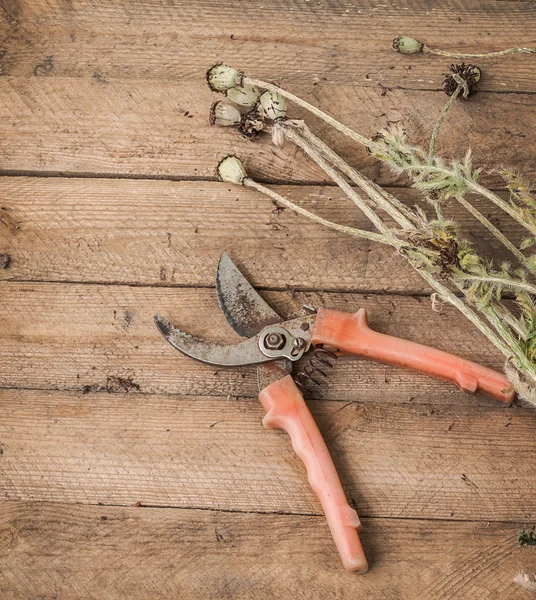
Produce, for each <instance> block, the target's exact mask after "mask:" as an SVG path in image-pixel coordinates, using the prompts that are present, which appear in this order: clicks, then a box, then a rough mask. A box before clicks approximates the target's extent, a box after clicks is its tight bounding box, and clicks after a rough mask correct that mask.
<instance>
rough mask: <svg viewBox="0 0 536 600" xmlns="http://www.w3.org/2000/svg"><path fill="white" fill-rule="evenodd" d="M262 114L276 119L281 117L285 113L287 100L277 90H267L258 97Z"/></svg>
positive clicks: (273, 119)
mask: <svg viewBox="0 0 536 600" xmlns="http://www.w3.org/2000/svg"><path fill="white" fill-rule="evenodd" d="M260 103H261V107H262V112H263V115H264V116H265V117H266V118H268V119H271V120H272V121H276V120H277V119H283V118H284V117H285V116H286V114H287V107H288V100H287V99H286V98H285V97H284V96H282V95H281V94H279V93H278V92H272V91H271V90H267V91H266V92H264V93H263V94H261V97H260Z"/></svg>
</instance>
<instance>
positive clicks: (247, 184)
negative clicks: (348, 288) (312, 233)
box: [243, 177, 409, 250]
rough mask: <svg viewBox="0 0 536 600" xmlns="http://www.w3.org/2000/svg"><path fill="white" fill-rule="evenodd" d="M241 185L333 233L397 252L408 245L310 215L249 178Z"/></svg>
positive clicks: (310, 213)
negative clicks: (390, 248) (376, 243)
mask: <svg viewBox="0 0 536 600" xmlns="http://www.w3.org/2000/svg"><path fill="white" fill-rule="evenodd" d="M243 185H244V186H245V187H249V188H253V189H254V190H257V191H259V192H261V193H263V194H265V195H266V196H269V197H270V198H272V199H273V200H275V201H276V202H278V203H279V204H281V205H283V206H286V207H287V208H290V209H291V210H294V211H295V212H297V213H298V214H300V215H302V216H304V217H307V218H308V219H311V220H312V221H315V222H316V223H320V224H321V225H324V226H326V227H329V228H330V229H334V230H335V231H339V232H341V233H346V234H348V235H351V236H354V237H358V238H362V239H365V240H370V241H372V242H379V243H380V244H386V245H388V246H393V247H394V248H397V249H398V250H399V249H400V248H403V247H405V246H408V245H409V244H407V243H405V242H403V241H401V240H397V239H396V238H393V237H392V236H389V237H386V236H384V235H382V234H380V233H375V232H374V231H366V230H364V229H355V228H354V227H347V226H346V225H339V224H338V223H334V222H333V221H328V220H327V219H324V218H322V217H320V216H319V215H316V214H315V213H312V212H310V211H308V210H307V209H305V208H302V207H301V206H299V205H298V204H295V203H294V202H292V201H291V200H289V199H288V198H285V197H284V196H281V194H278V193H277V192H274V191H273V190H272V189H270V188H268V187H266V186H264V185H262V183H258V182H257V181H254V180H253V179H250V178H249V177H246V178H245V179H244V181H243Z"/></svg>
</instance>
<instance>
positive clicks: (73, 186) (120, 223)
mask: <svg viewBox="0 0 536 600" xmlns="http://www.w3.org/2000/svg"><path fill="white" fill-rule="evenodd" d="M276 189H277V190H278V191H279V192H280V193H282V194H283V195H286V196H288V197H289V198H291V199H292V200H294V201H295V202H296V203H298V204H300V205H302V206H304V207H305V208H308V209H309V210H311V211H313V212H317V213H318V214H320V215H321V216H323V217H325V218H328V219H331V220H333V221H335V222H338V223H342V224H344V225H349V226H358V227H363V228H367V227H368V221H367V219H366V218H365V217H363V215H362V214H361V213H360V212H359V211H358V210H357V209H356V207H355V206H354V204H353V203H352V202H351V201H349V200H348V198H346V196H344V194H342V193H341V192H340V191H339V190H338V188H335V187H331V186H330V187H305V186H278V187H277V188H276ZM390 191H392V192H393V193H395V194H397V195H398V196H399V197H400V198H401V199H403V200H404V201H405V202H407V203H408V204H414V203H416V202H417V199H418V196H419V194H418V193H417V192H416V191H415V190H407V189H402V188H395V189H391V190H390ZM0 195H1V197H2V202H1V207H0V253H4V254H8V255H9V256H10V257H11V260H10V263H9V268H7V269H3V270H0V279H3V280H32V281H76V282H104V283H129V284H136V285H139V284H148V285H154V284H156V285H166V286H168V285H172V286H175V285H180V286H184V285H195V286H197V285H202V286H212V285H214V277H215V268H216V265H217V262H218V259H219V255H220V253H221V251H222V250H223V249H225V250H227V251H228V252H229V254H230V255H231V256H232V257H233V258H234V259H235V260H237V261H238V262H239V263H240V264H241V265H242V266H243V267H245V269H246V270H247V272H248V274H249V276H250V277H251V280H252V281H253V282H254V283H255V284H256V285H257V286H262V287H269V288H289V287H290V288H293V289H296V288H299V289H324V290H353V291H360V290H367V291H377V292H382V293H384V292H395V293H404V294H422V293H424V292H427V291H428V288H427V286H426V284H425V282H424V281H423V280H422V278H421V277H420V276H419V275H418V274H417V273H416V272H415V271H413V269H411V267H409V266H408V265H407V263H406V262H405V260H404V259H403V258H402V257H400V256H397V255H396V254H395V253H394V252H393V251H392V249H391V248H387V247H384V246H380V245H375V244H371V243H369V242H366V241H363V240H357V239H353V238H350V237H348V236H345V235H343V234H339V233H336V232H333V231H331V230H328V229H326V228H325V227H323V226H321V225H317V224H314V223H312V222H310V221H308V220H307V219H305V218H303V217H301V216H298V215H296V214H295V213H294V212H293V211H290V210H283V211H281V212H278V211H276V210H275V207H274V205H273V203H272V202H271V201H270V200H269V199H268V198H266V197H265V196H263V195H261V194H259V193H257V192H254V191H251V190H246V189H243V188H240V187H229V186H228V185H227V184H223V183H211V182H172V181H128V180H111V179H81V178H80V179H78V178H76V179H70V178H67V179H64V178H34V177H2V178H0ZM474 203H475V206H477V207H478V208H479V209H481V210H482V211H483V212H484V214H486V215H487V216H488V217H489V218H490V219H491V220H492V222H494V223H495V224H500V227H501V229H502V230H503V231H504V232H505V233H506V234H507V236H508V237H509V238H510V239H512V240H513V241H519V240H520V239H521V238H522V237H523V235H524V234H523V232H522V231H521V228H520V227H519V226H518V225H517V224H516V223H515V222H514V221H513V220H510V219H509V218H508V217H506V216H505V217H503V216H501V214H500V211H498V210H496V209H495V210H494V208H493V205H491V206H490V205H489V203H488V204H485V203H484V202H481V201H478V200H476V199H475V201H474ZM425 208H426V207H425ZM428 210H431V208H430V207H428ZM445 212H446V214H447V216H448V217H450V218H453V219H454V220H455V221H456V222H457V223H458V224H459V226H460V229H461V231H462V233H463V234H464V235H466V236H467V237H468V239H470V240H471V242H473V243H474V245H475V248H476V250H477V251H481V252H482V253H483V255H485V256H488V257H493V258H494V259H497V260H508V259H510V258H511V257H510V256H509V255H508V253H507V252H505V251H504V250H502V249H501V247H500V244H498V243H497V242H496V241H495V239H494V238H493V237H492V236H490V235H489V234H488V233H487V231H486V230H484V228H483V227H482V226H481V225H480V224H479V223H478V222H477V221H475V220H474V219H473V218H472V217H471V216H470V215H469V214H468V213H467V212H466V211H465V210H464V209H462V208H459V207H458V204H457V203H453V205H452V206H450V207H446V209H445Z"/></svg>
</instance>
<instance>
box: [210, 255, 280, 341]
mask: <svg viewBox="0 0 536 600" xmlns="http://www.w3.org/2000/svg"><path fill="white" fill-rule="evenodd" d="M216 291H217V293H218V302H219V304H220V308H221V310H222V312H223V314H224V315H225V318H226V319H227V321H228V322H229V325H231V327H232V328H233V329H234V330H235V331H236V333H238V335H242V336H245V337H253V336H254V335H257V333H259V331H261V330H262V329H264V327H266V326H267V325H275V324H276V323H281V322H282V321H283V320H284V319H282V318H281V317H280V316H279V315H278V314H277V313H276V312H275V310H273V309H272V308H270V306H268V304H266V302H265V301H264V300H263V299H262V298H261V297H260V296H259V294H258V293H257V292H256V291H255V289H254V288H253V286H252V285H251V284H250V283H249V281H248V280H247V279H246V278H245V277H244V276H243V275H242V273H241V272H240V271H239V270H238V267H237V266H236V265H235V264H234V263H233V261H232V260H231V259H230V258H229V255H228V254H227V252H222V254H221V257H220V262H219V263H218V272H217V274H216Z"/></svg>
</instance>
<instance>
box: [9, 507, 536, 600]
mask: <svg viewBox="0 0 536 600" xmlns="http://www.w3.org/2000/svg"><path fill="white" fill-rule="evenodd" d="M0 523H1V525H2V529H1V532H2V541H3V543H2V553H1V556H0V564H1V566H2V568H1V569H0V591H1V593H2V597H3V598H4V599H5V600H19V599H20V598H38V597H41V598H55V599H56V600H74V599H75V598H76V599H81V598H92V599H95V600H99V599H102V600H104V599H106V600H115V599H119V598H129V599H130V600H138V599H140V600H145V599H146V598H154V599H158V598H166V599H168V598H199V599H200V600H202V599H203V600H204V599H206V600H208V599H218V600H220V599H221V598H236V599H245V598H259V599H269V598H270V599H271V598H281V599H286V598H289V599H290V598H292V599H293V600H294V599H296V600H302V599H303V600H304V599H316V598H318V599H325V598H348V599H349V598H355V597H356V594H358V595H359V596H360V597H362V598H378V599H379V598H386V599H387V598H389V599H394V598H396V599H397V600H406V599H407V600H410V599H411V600H415V599H417V598H418V599H423V600H424V599H425V598H426V600H443V599H444V598H457V599H459V600H474V599H475V598H501V599H508V600H516V599H517V600H522V599H525V598H528V596H527V593H526V591H524V590H521V589H520V588H517V587H516V584H514V583H513V582H512V578H513V577H514V575H515V574H516V573H517V572H518V571H520V570H522V569H527V570H528V571H529V572H532V571H533V570H534V563H533V553H531V552H530V549H523V548H518V547H516V542H515V537H516V531H517V529H518V525H516V524H511V523H509V524H498V523H497V524H490V525H489V527H486V526H485V525H482V524H481V523H478V524H475V523H446V522H437V523H430V522H429V521H414V520H409V521H404V520H398V519H385V520H383V519H373V520H366V521H365V522H364V531H363V536H362V537H363V542H364V544H365V547H366V548H367V552H368V555H369V558H370V561H371V565H372V566H371V570H370V571H369V573H367V574H366V575H364V576H358V575H348V574H347V573H345V572H344V571H343V570H342V569H341V566H340V563H339V559H338V557H337V556H336V553H335V551H334V549H333V543H332V542H331V540H330V537H329V533H328V531H327V527H326V526H325V523H324V522H323V520H322V518H321V517H296V516H284V515H262V516H261V515H255V514H229V513H219V512H207V511H185V510H173V509H149V508H141V509H140V508H130V509H125V508H112V507H87V506H72V505H61V504H48V503H13V502H2V503H1V504H0ZM304 540H307V543H304Z"/></svg>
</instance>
